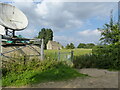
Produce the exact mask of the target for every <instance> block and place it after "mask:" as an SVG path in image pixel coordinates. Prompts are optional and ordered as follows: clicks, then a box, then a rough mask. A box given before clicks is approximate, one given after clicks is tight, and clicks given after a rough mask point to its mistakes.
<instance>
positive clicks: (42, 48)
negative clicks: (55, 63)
mask: <svg viewBox="0 0 120 90" xmlns="http://www.w3.org/2000/svg"><path fill="white" fill-rule="evenodd" d="M40 50H41V51H40V52H41V58H40V59H41V60H44V40H43V39H42V43H41V49H40Z"/></svg>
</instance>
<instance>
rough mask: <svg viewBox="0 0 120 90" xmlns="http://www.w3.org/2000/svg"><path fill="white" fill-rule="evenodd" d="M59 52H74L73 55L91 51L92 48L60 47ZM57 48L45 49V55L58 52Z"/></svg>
mask: <svg viewBox="0 0 120 90" xmlns="http://www.w3.org/2000/svg"><path fill="white" fill-rule="evenodd" d="M59 51H60V52H71V51H73V52H74V56H79V55H84V54H88V53H91V52H92V49H62V50H59ZM59 51H58V50H45V55H47V54H55V53H58V52H59Z"/></svg>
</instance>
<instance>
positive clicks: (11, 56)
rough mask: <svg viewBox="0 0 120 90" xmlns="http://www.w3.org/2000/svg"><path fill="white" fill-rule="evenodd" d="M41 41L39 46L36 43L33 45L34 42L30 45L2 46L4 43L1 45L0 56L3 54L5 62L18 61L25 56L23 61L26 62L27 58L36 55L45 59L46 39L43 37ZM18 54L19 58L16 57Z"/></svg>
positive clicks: (3, 61)
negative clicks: (44, 44)
mask: <svg viewBox="0 0 120 90" xmlns="http://www.w3.org/2000/svg"><path fill="white" fill-rule="evenodd" d="M41 41H42V42H41ZM39 42H41V43H40V45H39V46H36V45H33V44H28V45H25V46H7V47H2V45H1V49H0V51H1V53H0V57H1V56H2V58H1V60H2V63H5V62H6V61H7V62H9V61H17V60H18V59H19V58H23V61H24V64H25V63H26V60H27V58H31V57H36V56H37V57H38V58H39V59H40V60H43V59H44V49H43V48H44V46H43V43H44V41H43V39H41V40H39ZM1 43H2V42H1ZM17 55H18V56H17ZM16 56H17V58H16ZM20 56H21V57H20ZM18 61H19V60H18ZM21 61H22V60H21Z"/></svg>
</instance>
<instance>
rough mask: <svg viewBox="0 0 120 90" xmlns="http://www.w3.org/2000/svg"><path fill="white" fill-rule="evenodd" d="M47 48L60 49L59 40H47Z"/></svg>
mask: <svg viewBox="0 0 120 90" xmlns="http://www.w3.org/2000/svg"><path fill="white" fill-rule="evenodd" d="M47 49H56V50H59V49H62V45H61V44H60V43H59V42H56V41H48V43H47Z"/></svg>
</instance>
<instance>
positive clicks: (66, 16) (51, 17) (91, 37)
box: [14, 0, 115, 45]
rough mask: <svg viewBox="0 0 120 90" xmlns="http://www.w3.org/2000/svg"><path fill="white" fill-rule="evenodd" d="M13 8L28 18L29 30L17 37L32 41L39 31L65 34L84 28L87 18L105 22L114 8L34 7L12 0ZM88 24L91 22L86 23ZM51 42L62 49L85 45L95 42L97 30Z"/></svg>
mask: <svg viewBox="0 0 120 90" xmlns="http://www.w3.org/2000/svg"><path fill="white" fill-rule="evenodd" d="M14 1H15V3H14V5H15V6H16V7H18V8H19V9H21V10H22V11H23V12H24V13H25V15H26V16H27V17H28V20H29V26H28V27H27V29H26V30H24V31H21V32H20V33H21V34H23V35H24V36H27V37H34V36H35V35H36V34H37V32H38V31H40V29H41V28H43V27H45V28H46V27H47V28H52V29H53V30H54V32H55V31H65V30H68V31H69V30H71V29H74V30H76V28H77V29H78V28H81V27H82V26H83V25H84V26H85V22H88V20H89V19H90V18H93V17H96V16H97V17H101V18H102V19H105V18H106V17H108V16H109V15H110V10H111V9H112V8H114V5H115V4H113V3H83V2H82V3H79V2H73V3H70V2H47V1H48V0H43V1H42V2H41V3H38V4H34V3H33V1H32V0H31V2H28V0H27V2H26V3H25V2H21V1H20V0H19V2H18V1H16V0H14ZM90 23H91V21H90ZM54 40H56V41H60V42H61V43H63V44H64V45H65V44H67V43H70V42H73V43H75V44H76V45H77V44H78V43H81V42H83V43H87V42H97V41H98V40H99V34H98V31H97V30H93V31H92V30H84V31H80V32H79V33H78V34H73V33H72V37H70V36H67V35H66V33H64V34H63V35H62V36H58V35H56V36H54Z"/></svg>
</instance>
